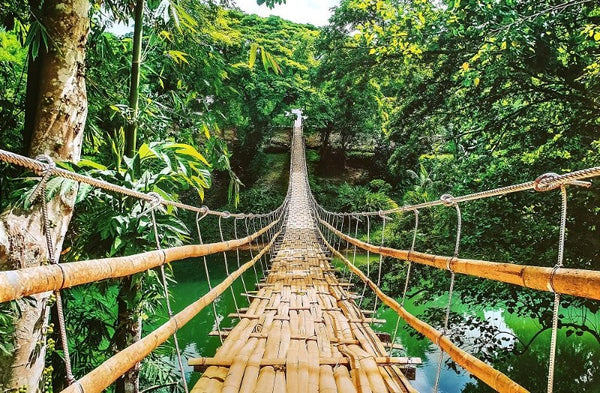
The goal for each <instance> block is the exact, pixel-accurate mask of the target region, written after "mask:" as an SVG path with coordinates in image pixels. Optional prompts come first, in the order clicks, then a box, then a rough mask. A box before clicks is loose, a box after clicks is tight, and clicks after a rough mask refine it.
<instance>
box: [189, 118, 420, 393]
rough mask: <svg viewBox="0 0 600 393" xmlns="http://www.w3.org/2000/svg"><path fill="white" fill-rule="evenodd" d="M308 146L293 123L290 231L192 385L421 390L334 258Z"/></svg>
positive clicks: (328, 391) (296, 390) (295, 391)
mask: <svg viewBox="0 0 600 393" xmlns="http://www.w3.org/2000/svg"><path fill="white" fill-rule="evenodd" d="M304 159H305V158H304V146H303V143H302V134H301V130H300V129H299V128H295V129H294V137H293V145H292V171H291V174H290V183H291V186H290V188H289V191H288V193H289V194H290V195H289V196H290V204H289V214H288V217H287V220H286V223H285V233H284V235H283V237H282V239H281V240H280V241H281V243H280V244H279V245H278V246H277V248H276V249H275V251H274V253H273V258H272V259H271V265H270V268H269V274H268V276H267V278H266V280H265V282H264V283H262V285H258V286H257V287H258V291H256V292H253V293H250V294H248V295H249V297H250V298H251V299H252V302H251V303H250V305H249V307H248V308H247V309H244V310H240V314H236V315H234V316H235V317H236V318H239V319H240V321H239V323H238V324H237V325H236V326H235V327H234V328H233V329H231V330H230V331H227V332H226V333H225V334H224V336H225V337H226V338H225V340H224V342H223V345H222V346H221V347H220V348H219V349H218V350H217V353H216V354H215V356H214V357H213V358H202V359H191V360H190V362H189V363H190V365H193V366H195V367H196V368H197V369H198V370H200V369H205V371H204V374H203V375H202V377H201V378H200V379H199V381H198V382H197V383H196V385H195V386H194V388H193V389H192V392H194V393H201V392H244V393H250V392H260V393H264V392H290V393H300V392H322V393H338V392H339V393H341V392H343V393H352V392H364V393H369V392H373V393H380V392H415V391H416V390H415V389H414V388H412V387H411V386H410V384H409V382H408V379H407V378H406V377H405V375H404V374H403V373H402V371H401V369H400V366H401V365H406V364H415V363H418V362H419V359H410V358H389V357H387V353H386V350H385V346H384V344H383V343H382V342H381V341H380V340H379V338H378V337H377V335H376V333H375V332H374V331H373V330H372V329H371V327H370V326H369V323H370V322H372V321H373V320H372V318H368V317H365V315H364V314H363V313H362V311H361V310H360V309H359V307H358V306H357V305H356V303H355V302H354V298H355V296H353V295H351V294H350V293H349V292H347V290H346V289H347V285H346V284H344V283H340V282H338V280H337V278H336V276H335V274H334V269H332V267H331V265H330V263H329V262H330V260H331V257H330V256H329V254H328V252H327V251H326V250H325V248H324V246H323V245H322V243H321V242H320V241H319V235H318V232H317V229H316V225H315V222H314V219H313V217H312V216H311V213H310V203H309V201H310V199H309V194H308V193H309V190H308V188H307V185H306V184H307V182H306V172H305V162H304Z"/></svg>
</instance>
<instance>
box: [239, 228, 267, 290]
mask: <svg viewBox="0 0 600 393" xmlns="http://www.w3.org/2000/svg"><path fill="white" fill-rule="evenodd" d="M244 226H245V227H246V236H250V229H249V228H248V217H245V218H244ZM248 249H249V250H250V259H254V252H253V251H252V241H250V243H248ZM261 267H262V265H261ZM252 269H254V277H255V280H256V282H255V285H257V286H258V271H257V270H256V263H255V264H253V265H252ZM263 275H264V272H263Z"/></svg>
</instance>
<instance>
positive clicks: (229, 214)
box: [223, 210, 231, 218]
mask: <svg viewBox="0 0 600 393" xmlns="http://www.w3.org/2000/svg"><path fill="white" fill-rule="evenodd" d="M229 217H231V213H229V212H228V211H227V210H225V211H224V212H223V218H229Z"/></svg>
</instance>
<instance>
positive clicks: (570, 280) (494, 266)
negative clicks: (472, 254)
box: [319, 219, 600, 300]
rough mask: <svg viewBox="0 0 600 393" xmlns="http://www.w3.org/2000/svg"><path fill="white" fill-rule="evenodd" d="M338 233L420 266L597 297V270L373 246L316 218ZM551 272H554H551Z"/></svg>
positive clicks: (599, 278)
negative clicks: (466, 257)
mask: <svg viewBox="0 0 600 393" xmlns="http://www.w3.org/2000/svg"><path fill="white" fill-rule="evenodd" d="M319 221H320V222H321V223H323V224H324V225H325V226H326V227H328V228H329V229H330V230H331V231H333V232H334V233H335V234H336V235H337V236H339V237H341V238H342V239H344V240H346V241H348V242H350V243H351V244H353V245H356V246H357V247H360V248H362V249H363V250H368V251H370V252H373V253H376V254H381V255H385V256H389V257H393V258H396V259H401V260H405V261H411V262H415V263H419V264H422V265H427V266H433V267H436V268H438V269H447V268H448V265H449V266H450V268H451V269H452V271H454V272H455V273H461V274H467V275H470V276H475V277H481V278H486V279H489V280H494V281H500V282H505V283H508V284H514V285H519V286H522V287H525V288H532V289H537V290H539V291H547V292H552V288H553V287H554V290H555V291H556V292H558V293H562V294H565V295H572V296H579V297H585V298H588V299H594V300H600V271H597V270H585V269H569V268H562V267H561V268H560V269H558V270H556V271H554V268H551V267H541V266H530V265H517V264H514V263H506V262H489V261H483V260H476V259H462V258H452V257H448V256H440V255H432V254H426V253H422V252H417V251H412V252H409V251H406V250H396V249H393V248H388V247H380V246H374V245H372V244H369V243H365V242H363V241H360V240H358V239H354V238H352V237H349V236H347V235H345V234H343V233H341V232H340V231H338V230H336V229H335V228H333V227H332V226H331V225H329V224H327V223H326V222H325V221H323V220H321V219H319ZM553 272H554V273H553Z"/></svg>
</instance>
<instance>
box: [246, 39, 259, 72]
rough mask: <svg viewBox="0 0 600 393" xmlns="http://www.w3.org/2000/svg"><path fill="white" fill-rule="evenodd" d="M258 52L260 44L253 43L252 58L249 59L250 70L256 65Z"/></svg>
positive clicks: (251, 46) (251, 47)
mask: <svg viewBox="0 0 600 393" xmlns="http://www.w3.org/2000/svg"><path fill="white" fill-rule="evenodd" d="M257 50H258V44H257V43H256V42H253V43H252V44H251V45H250V58H249V59H248V65H249V66H250V68H252V67H254V63H256V51H257Z"/></svg>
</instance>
